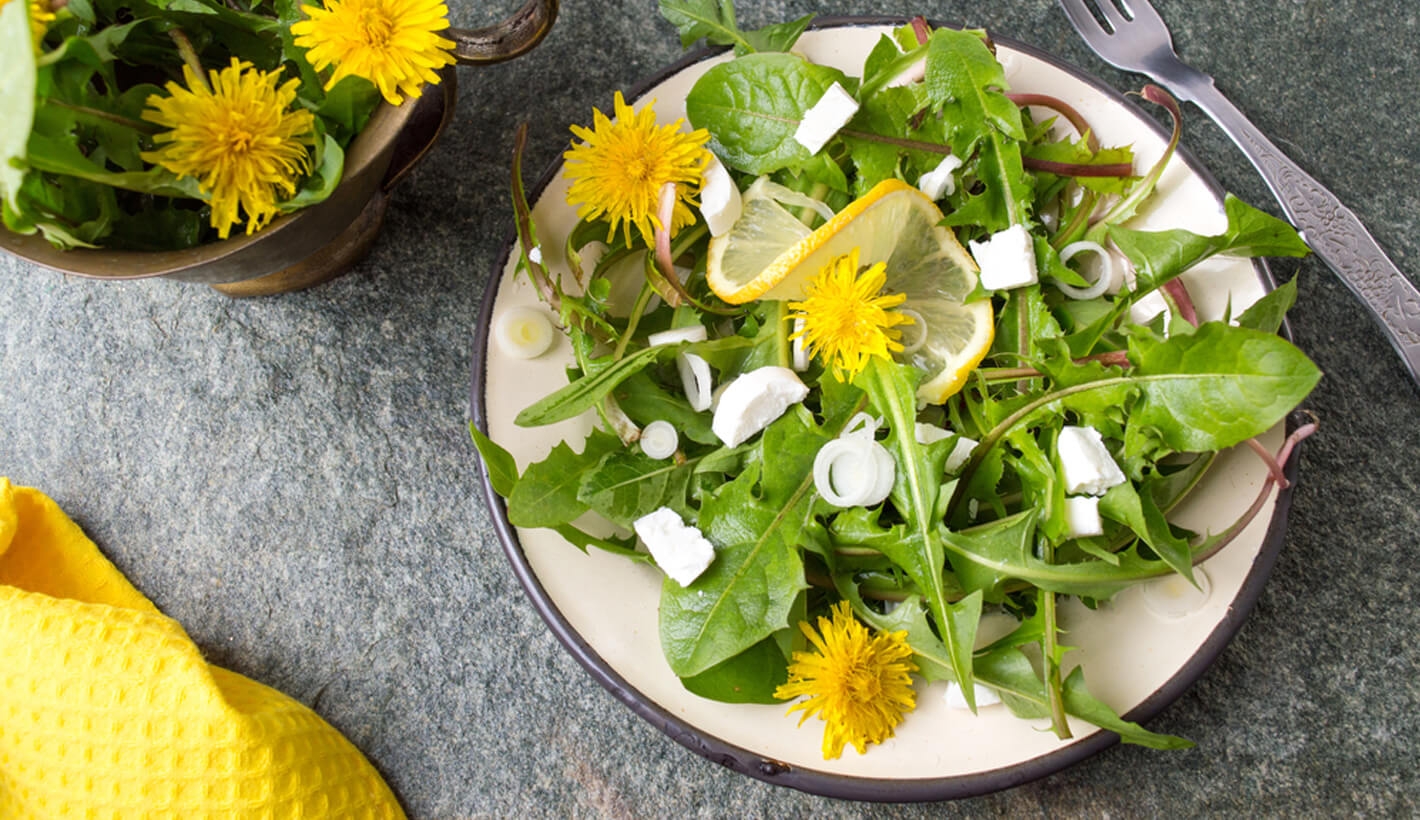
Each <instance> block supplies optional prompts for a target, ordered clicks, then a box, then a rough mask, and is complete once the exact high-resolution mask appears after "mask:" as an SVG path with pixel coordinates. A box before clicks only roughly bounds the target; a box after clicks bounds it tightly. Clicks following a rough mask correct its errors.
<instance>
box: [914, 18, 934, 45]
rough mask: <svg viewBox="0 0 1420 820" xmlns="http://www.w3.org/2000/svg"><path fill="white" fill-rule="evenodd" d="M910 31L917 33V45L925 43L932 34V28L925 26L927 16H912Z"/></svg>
mask: <svg viewBox="0 0 1420 820" xmlns="http://www.w3.org/2000/svg"><path fill="white" fill-rule="evenodd" d="M912 33H913V34H915V35H917V45H919V46H925V45H927V40H928V39H929V38H930V37H931V36H932V30H931V29H930V28H928V26H927V18H925V17H923V16H921V15H918V16H916V17H914V18H912Z"/></svg>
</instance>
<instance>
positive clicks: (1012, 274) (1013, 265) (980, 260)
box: [968, 225, 1040, 290]
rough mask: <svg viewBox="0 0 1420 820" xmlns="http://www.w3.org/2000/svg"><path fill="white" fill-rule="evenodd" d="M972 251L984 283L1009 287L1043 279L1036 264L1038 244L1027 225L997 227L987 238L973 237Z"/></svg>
mask: <svg viewBox="0 0 1420 820" xmlns="http://www.w3.org/2000/svg"><path fill="white" fill-rule="evenodd" d="M968 244H969V245H971V255H972V257H973V258H975V259H976V266H977V267H978V268H980V269H981V286H982V287H983V288H985V289H987V290H1008V289H1010V288H1019V287H1024V286H1026V285H1034V284H1035V283H1036V282H1038V281H1040V277H1039V276H1038V275H1037V273H1036V268H1035V245H1034V244H1033V243H1032V242H1031V238H1030V234H1029V233H1028V232H1027V231H1026V227H1025V226H1024V225H1012V226H1011V227H1009V228H1007V229H1006V230H1004V231H997V232H996V233H994V234H992V235H991V237H990V238H989V239H987V240H986V241H985V242H977V241H976V240H974V239H973V240H971V241H970V242H969V243H968Z"/></svg>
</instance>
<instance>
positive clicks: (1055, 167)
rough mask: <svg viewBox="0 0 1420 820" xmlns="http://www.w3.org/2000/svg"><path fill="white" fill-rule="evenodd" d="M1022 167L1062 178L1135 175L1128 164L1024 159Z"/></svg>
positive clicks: (1131, 166) (1022, 159)
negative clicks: (1090, 163) (1091, 163)
mask: <svg viewBox="0 0 1420 820" xmlns="http://www.w3.org/2000/svg"><path fill="white" fill-rule="evenodd" d="M1021 165H1023V166H1025V168H1026V169H1027V170H1030V171H1045V172H1046V173H1048V174H1055V175H1056V176H1061V177H1127V176H1133V175H1134V166H1133V165H1131V164H1130V163H1128V162H1111V163H1106V164H1103V165H1087V164H1084V163H1080V162H1055V161H1054V160H1049V159H1035V158H1033V157H1022V158H1021Z"/></svg>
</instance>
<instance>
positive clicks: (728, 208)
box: [700, 154, 744, 236]
mask: <svg viewBox="0 0 1420 820" xmlns="http://www.w3.org/2000/svg"><path fill="white" fill-rule="evenodd" d="M743 209H744V204H743V202H742V201H741V200H740V189H739V188H738V187H736V186H735V181H734V179H733V178H731V177H730V172H729V171H727V170H725V166H723V165H721V164H720V160H719V159H717V158H716V157H715V155H714V154H711V155H710V162H709V164H708V165H706V166H705V184H704V185H701V186H700V214H701V216H704V217H705V224H706V225H707V226H708V227H709V228H710V235H711V236H720V235H721V234H724V233H726V232H728V231H729V230H730V226H732V225H734V224H735V221H736V220H738V219H739V218H740V212H741V211H742V210H743Z"/></svg>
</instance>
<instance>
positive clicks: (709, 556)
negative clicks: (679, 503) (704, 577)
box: [632, 507, 715, 587]
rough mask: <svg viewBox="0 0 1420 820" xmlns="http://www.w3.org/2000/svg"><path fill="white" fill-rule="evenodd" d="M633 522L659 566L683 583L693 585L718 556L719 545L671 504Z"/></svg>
mask: <svg viewBox="0 0 1420 820" xmlns="http://www.w3.org/2000/svg"><path fill="white" fill-rule="evenodd" d="M632 526H633V527H634V528H635V530H636V535H637V536H638V537H639V538H640V539H641V542H642V543H644V544H645V545H646V549H648V550H650V552H651V557H652V558H653V559H655V561H656V566H658V567H660V568H661V571H662V572H664V573H665V574H666V575H668V576H670V578H671V579H672V580H674V581H675V582H676V583H678V584H680V585H681V586H683V587H687V586H690V584H691V582H692V581H694V580H695V579H696V578H699V577H700V573H702V572H704V571H705V570H706V569H708V568H709V566H710V562H711V561H714V560H715V545H714V544H711V543H710V542H709V541H708V540H706V538H705V535H704V534H703V533H701V532H700V530H699V529H697V528H695V527H692V526H690V525H688V524H686V523H685V521H683V520H681V517H680V516H679V515H678V514H677V513H676V511H675V510H672V509H671V508H670V507H661V508H660V509H658V510H656V511H655V512H653V513H650V514H649V515H643V516H642V517H640V518H638V519H636V521H635V523H634V524H632Z"/></svg>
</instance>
